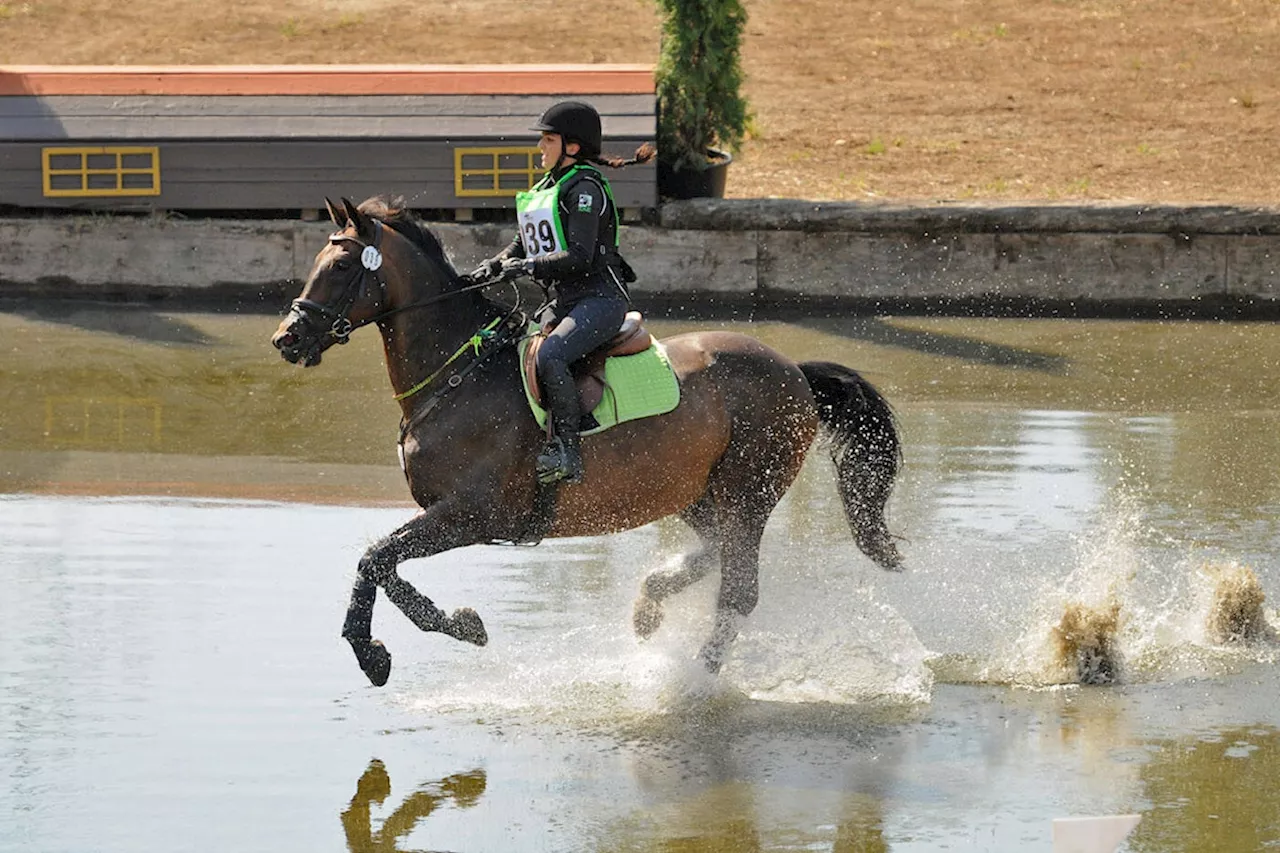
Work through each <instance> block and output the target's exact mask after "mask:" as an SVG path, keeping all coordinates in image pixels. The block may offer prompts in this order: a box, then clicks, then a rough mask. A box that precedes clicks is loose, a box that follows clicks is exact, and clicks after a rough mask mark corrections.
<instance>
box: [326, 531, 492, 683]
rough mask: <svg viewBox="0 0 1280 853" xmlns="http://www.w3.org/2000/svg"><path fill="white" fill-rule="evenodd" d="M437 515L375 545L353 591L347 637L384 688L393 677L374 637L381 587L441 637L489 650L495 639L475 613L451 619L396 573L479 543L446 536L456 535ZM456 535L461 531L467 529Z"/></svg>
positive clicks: (360, 568) (425, 628)
mask: <svg viewBox="0 0 1280 853" xmlns="http://www.w3.org/2000/svg"><path fill="white" fill-rule="evenodd" d="M434 510H435V508H434V507H433V508H432V510H426V511H423V512H420V513H418V515H416V516H414V518H413V519H412V520H411V521H409V522H408V523H407V524H405V525H403V526H402V527H400V529H398V530H396V531H395V532H394V533H392V534H391V535H390V536H387V537H385V538H384V539H382V540H380V541H378V542H375V543H374V544H373V545H371V546H370V547H369V548H368V550H366V551H365V553H364V556H363V557H361V558H360V565H359V566H358V567H357V569H356V582H355V584H354V586H353V587H352V590H351V602H350V604H349V605H348V607H347V618H346V621H345V622H344V623H343V626H342V636H343V638H344V639H345V640H346V641H347V642H348V643H350V644H351V650H352V651H353V652H354V653H355V656H356V660H357V662H359V664H360V668H361V669H362V670H363V671H364V673H365V675H367V676H368V677H369V680H370V681H371V682H372V683H373V684H375V685H376V686H378V687H381V686H382V685H384V684H386V683H387V678H388V676H389V674H390V672H391V653H390V652H388V651H387V650H386V648H385V647H384V646H383V645H382V643H381V642H379V641H378V640H375V639H372V637H371V636H370V635H371V624H372V620H373V603H374V598H375V596H376V593H377V587H382V590H383V592H385V593H386V595H387V598H389V599H390V600H391V603H392V604H394V605H396V607H398V608H399V609H400V611H401V612H402V613H404V615H405V616H407V617H409V620H410V621H411V622H413V624H415V625H417V626H418V627H419V628H420V629H421V630H423V631H439V632H441V633H443V634H447V635H448V636H450V637H453V638H455V639H458V640H465V641H466V642H469V643H474V644H476V645H477V646H483V645H484V644H485V643H487V642H488V639H489V638H488V635H487V634H486V632H485V629H484V623H483V622H481V621H480V617H479V615H478V614H477V613H476V612H475V611H474V610H472V609H471V608H469V607H463V608H459V609H458V610H455V611H454V612H453V615H452V616H447V615H446V614H445V612H444V611H443V610H441V609H440V608H438V607H436V606H435V604H434V603H433V602H432V601H431V599H430V598H427V597H426V596H425V595H423V594H422V593H420V592H418V591H417V589H415V588H414V586H413V584H411V583H409V582H408V581H406V580H405V579H404V578H402V577H400V575H399V573H398V572H397V571H396V568H397V566H399V564H400V563H403V562H404V561H405V560H412V559H416V558H418V557H429V556H431V555H433V554H439V553H440V552H442V551H447V550H449V549H451V548H458V547H462V546H463V545H470V544H473V543H474V541H475V540H474V539H473V538H463V537H461V536H459V535H458V534H456V533H455V535H453V536H447V535H443V534H442V531H444V530H448V529H450V525H448V524H446V523H444V520H443V519H442V518H440V515H441V513H440V512H436V511H434ZM452 529H454V530H455V531H457V530H460V529H461V525H458V526H456V527H453V528H452Z"/></svg>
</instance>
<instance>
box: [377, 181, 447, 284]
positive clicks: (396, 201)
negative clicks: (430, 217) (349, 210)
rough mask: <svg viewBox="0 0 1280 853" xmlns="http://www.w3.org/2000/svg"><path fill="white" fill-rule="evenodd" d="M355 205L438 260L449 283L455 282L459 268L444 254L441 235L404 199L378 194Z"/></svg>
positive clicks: (432, 258)
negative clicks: (414, 211) (414, 213)
mask: <svg viewBox="0 0 1280 853" xmlns="http://www.w3.org/2000/svg"><path fill="white" fill-rule="evenodd" d="M358 207H359V210H360V212H361V213H367V214H368V215H370V216H372V217H374V218H375V219H378V220H380V221H381V222H382V224H384V225H386V226H387V227H389V228H393V229H395V231H396V232H397V233H398V234H399V235H400V236H401V237H404V238H405V239H406V240H408V241H409V242H410V243H412V244H413V245H415V246H417V247H418V248H419V249H421V250H422V252H423V254H425V255H426V256H427V257H428V258H430V259H431V260H432V261H435V262H436V263H437V264H439V265H440V268H441V269H443V270H444V271H446V272H447V273H448V274H449V281H450V282H451V283H454V282H457V280H458V271H457V269H455V268H454V266H453V262H452V261H450V260H449V256H448V255H447V254H445V251H444V245H443V244H442V243H441V242H440V238H438V237H437V236H436V235H435V232H433V231H432V230H431V229H430V228H428V227H427V226H426V225H425V224H424V223H422V222H421V221H420V220H419V219H418V218H417V217H416V216H414V215H413V212H412V211H410V210H409V209H408V208H406V207H405V206H404V199H402V198H388V197H387V196H380V195H379V196H374V197H373V198H367V199H365V200H364V201H362V202H360V204H359V205H358Z"/></svg>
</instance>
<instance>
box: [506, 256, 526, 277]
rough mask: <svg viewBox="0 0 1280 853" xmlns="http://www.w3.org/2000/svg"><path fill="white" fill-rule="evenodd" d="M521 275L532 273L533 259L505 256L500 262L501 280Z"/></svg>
mask: <svg viewBox="0 0 1280 853" xmlns="http://www.w3.org/2000/svg"><path fill="white" fill-rule="evenodd" d="M522 275H533V261H532V260H531V259H529V258H507V259H506V260H505V261H503V262H502V280H503V281H510V280H511V279H513V278H519V277H520V276H522Z"/></svg>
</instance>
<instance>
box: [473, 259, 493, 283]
mask: <svg viewBox="0 0 1280 853" xmlns="http://www.w3.org/2000/svg"><path fill="white" fill-rule="evenodd" d="M501 270H502V261H500V260H498V259H497V258H490V259H489V260H487V261H485V262H484V263H482V264H481V265H480V266H478V267H476V268H475V269H473V270H472V271H471V272H469V273H467V275H466V278H469V279H470V280H471V281H474V282H476V283H477V284H479V283H480V282H482V281H492V280H493V279H495V278H497V277H498V273H499V272H500V271H501Z"/></svg>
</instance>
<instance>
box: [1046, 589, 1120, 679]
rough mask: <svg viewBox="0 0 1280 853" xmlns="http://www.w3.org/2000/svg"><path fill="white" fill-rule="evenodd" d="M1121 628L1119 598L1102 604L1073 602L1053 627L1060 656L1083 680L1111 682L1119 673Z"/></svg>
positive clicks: (1062, 661)
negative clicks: (1119, 637) (1117, 643)
mask: <svg viewBox="0 0 1280 853" xmlns="http://www.w3.org/2000/svg"><path fill="white" fill-rule="evenodd" d="M1119 630H1120V604H1119V603H1118V602H1114V601H1113V602H1109V603H1107V604H1104V605H1101V606H1089V605H1085V604H1079V603H1077V602H1072V603H1071V604H1068V605H1067V607H1066V609H1065V610H1064V611H1063V614H1062V619H1061V621H1059V622H1058V624H1057V625H1056V626H1054V628H1053V630H1052V635H1053V641H1054V646H1055V649H1056V651H1057V657H1058V660H1059V661H1060V662H1061V663H1062V665H1063V666H1064V667H1066V668H1067V669H1069V670H1072V671H1074V672H1075V678H1076V681H1078V682H1079V683H1080V684H1112V683H1114V682H1115V680H1116V679H1117V678H1118V677H1119V674H1120V661H1119V656H1118V654H1117V649H1116V635H1117V634H1118V633H1119Z"/></svg>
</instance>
